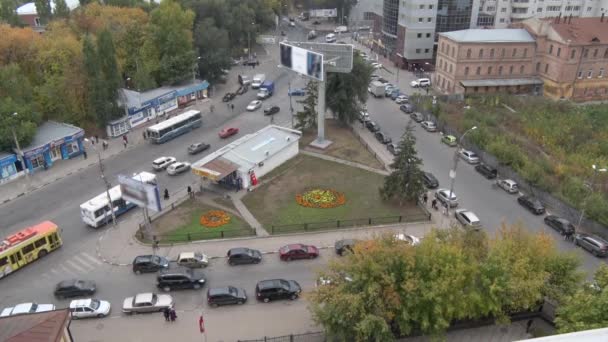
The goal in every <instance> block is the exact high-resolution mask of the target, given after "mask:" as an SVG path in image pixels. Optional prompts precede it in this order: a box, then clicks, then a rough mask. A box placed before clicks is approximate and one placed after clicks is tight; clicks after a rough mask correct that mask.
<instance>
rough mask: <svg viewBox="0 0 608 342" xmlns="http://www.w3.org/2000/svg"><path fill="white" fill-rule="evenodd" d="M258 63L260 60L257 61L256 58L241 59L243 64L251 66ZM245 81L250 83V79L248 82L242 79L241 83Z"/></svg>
mask: <svg viewBox="0 0 608 342" xmlns="http://www.w3.org/2000/svg"><path fill="white" fill-rule="evenodd" d="M259 64H260V62H259V61H258V59H257V58H250V59H245V60H243V66H253V65H259ZM246 83H251V81H249V82H245V81H243V84H246Z"/></svg>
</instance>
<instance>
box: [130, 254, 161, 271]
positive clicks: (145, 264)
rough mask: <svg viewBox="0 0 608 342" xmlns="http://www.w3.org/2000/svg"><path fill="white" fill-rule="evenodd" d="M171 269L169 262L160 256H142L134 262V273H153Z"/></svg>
mask: <svg viewBox="0 0 608 342" xmlns="http://www.w3.org/2000/svg"><path fill="white" fill-rule="evenodd" d="M167 267H169V260H167V259H166V258H164V257H162V256H158V255H140V256H137V257H135V259H134V260H133V272H135V273H136V274H142V273H151V272H156V271H159V270H162V269H164V268H167Z"/></svg>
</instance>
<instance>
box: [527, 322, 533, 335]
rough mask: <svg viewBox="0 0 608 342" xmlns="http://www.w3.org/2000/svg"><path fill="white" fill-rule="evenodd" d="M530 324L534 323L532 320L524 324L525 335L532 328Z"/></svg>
mask: <svg viewBox="0 0 608 342" xmlns="http://www.w3.org/2000/svg"><path fill="white" fill-rule="evenodd" d="M532 323H534V320H533V319H531V320H528V323H526V333H529V332H530V328H531V327H532Z"/></svg>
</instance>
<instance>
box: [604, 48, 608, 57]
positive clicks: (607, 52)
mask: <svg viewBox="0 0 608 342" xmlns="http://www.w3.org/2000/svg"><path fill="white" fill-rule="evenodd" d="M604 58H608V49H606V51H604Z"/></svg>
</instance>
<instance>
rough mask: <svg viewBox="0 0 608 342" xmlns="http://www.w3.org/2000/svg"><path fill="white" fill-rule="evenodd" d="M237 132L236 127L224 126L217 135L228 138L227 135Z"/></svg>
mask: <svg viewBox="0 0 608 342" xmlns="http://www.w3.org/2000/svg"><path fill="white" fill-rule="evenodd" d="M238 132H239V129H238V128H235V127H226V128H223V129H222V130H221V131H220V132H219V133H218V135H219V136H220V138H222V139H225V138H228V137H231V136H233V135H235V134H237V133H238Z"/></svg>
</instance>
